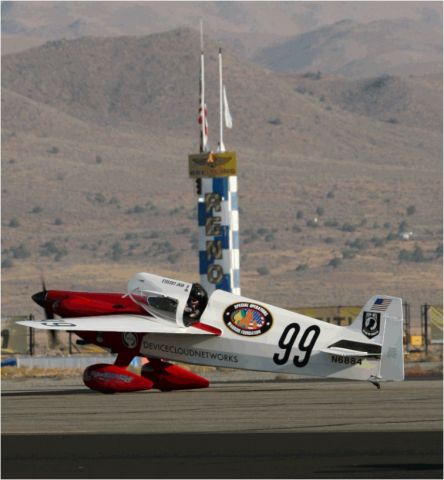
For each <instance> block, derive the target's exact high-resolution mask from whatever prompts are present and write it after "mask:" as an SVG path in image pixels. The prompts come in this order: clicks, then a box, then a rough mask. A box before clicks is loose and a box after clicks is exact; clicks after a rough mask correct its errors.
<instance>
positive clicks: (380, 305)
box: [370, 298, 392, 312]
mask: <svg viewBox="0 0 444 480" xmlns="http://www.w3.org/2000/svg"><path fill="white" fill-rule="evenodd" d="M391 303H392V299H391V298H378V299H376V300H375V303H374V304H373V306H372V308H371V309H370V310H372V311H373V312H385V311H386V310H387V308H388V307H389V306H390V304H391Z"/></svg>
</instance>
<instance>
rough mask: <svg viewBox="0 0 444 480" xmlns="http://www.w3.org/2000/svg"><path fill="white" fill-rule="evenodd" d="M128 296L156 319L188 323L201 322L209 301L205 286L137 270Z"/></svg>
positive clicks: (184, 324) (129, 284) (180, 324)
mask: <svg viewBox="0 0 444 480" xmlns="http://www.w3.org/2000/svg"><path fill="white" fill-rule="evenodd" d="M128 295H129V296H130V298H131V299H132V300H133V301H134V302H135V303H137V304H138V305H140V306H141V307H142V308H143V309H144V310H145V311H147V312H148V313H149V314H150V315H152V316H153V317H155V318H159V319H162V320H166V321H169V322H172V323H175V324H177V325H179V326H189V325H191V324H193V323H195V322H198V321H199V319H200V317H201V316H202V313H203V311H204V310H205V308H206V306H207V303H208V295H207V292H206V291H205V289H204V288H203V287H202V286H201V285H200V284H198V283H187V282H182V281H178V280H173V279H170V278H165V277H160V276H158V275H152V274H150V273H137V274H136V275H134V277H133V278H132V279H131V280H130V281H129V282H128Z"/></svg>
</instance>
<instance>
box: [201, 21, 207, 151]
mask: <svg viewBox="0 0 444 480" xmlns="http://www.w3.org/2000/svg"><path fill="white" fill-rule="evenodd" d="M200 114H201V118H202V124H201V132H200V151H201V152H204V151H205V148H206V145H205V143H206V142H205V127H206V113H205V63H204V43H203V26H202V20H201V21H200Z"/></svg>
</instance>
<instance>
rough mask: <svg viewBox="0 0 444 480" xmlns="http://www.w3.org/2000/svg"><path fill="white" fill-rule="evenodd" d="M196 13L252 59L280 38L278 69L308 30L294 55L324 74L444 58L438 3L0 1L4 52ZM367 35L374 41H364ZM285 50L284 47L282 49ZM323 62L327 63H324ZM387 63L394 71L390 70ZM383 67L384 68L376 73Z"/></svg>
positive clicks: (187, 23) (160, 27) (142, 29)
mask: <svg viewBox="0 0 444 480" xmlns="http://www.w3.org/2000/svg"><path fill="white" fill-rule="evenodd" d="M199 19H202V20H203V23H204V29H205V32H207V33H208V34H210V35H211V37H212V38H213V39H215V40H217V41H218V42H221V43H222V46H224V47H230V48H232V49H233V50H235V51H236V52H237V53H238V55H241V56H243V57H246V58H249V59H252V58H254V57H255V56H256V55H257V54H258V51H259V50H262V49H266V48H268V47H273V46H275V45H281V44H284V45H282V46H280V47H279V48H278V47H276V48H277V50H276V55H277V57H278V58H279V61H278V62H277V68H279V69H280V70H284V71H288V69H287V68H286V66H291V68H292V69H291V71H299V70H294V69H293V67H294V65H295V62H296V63H297V64H298V65H299V64H300V60H297V61H296V60H295V59H294V54H295V53H296V51H295V50H294V51H290V56H292V55H293V59H292V60H289V59H288V51H287V50H288V48H287V45H285V42H290V44H291V43H293V42H295V40H294V37H295V36H298V35H301V34H304V33H306V34H307V35H308V36H303V37H301V38H300V39H299V40H298V41H297V42H296V44H297V43H298V42H301V43H302V44H303V45H304V42H306V41H308V42H313V45H311V44H310V43H309V44H308V51H307V52H305V51H304V50H299V51H298V57H299V58H302V59H305V60H304V61H310V63H309V64H307V66H308V67H310V68H312V69H314V68H316V69H320V70H322V71H323V72H327V71H329V72H330V71H332V70H330V68H332V67H335V66H336V64H339V65H341V66H344V67H345V66H346V64H347V63H348V61H347V59H346V57H347V56H348V55H351V58H352V59H353V62H352V65H351V66H350V68H346V69H345V70H344V74H347V75H353V76H361V77H365V76H376V75H379V74H381V73H392V74H399V73H400V72H401V70H400V68H401V67H403V66H404V67H406V66H407V64H408V63H413V64H416V63H418V64H420V65H422V67H421V68H423V69H425V70H424V73H427V72H428V71H430V68H432V67H431V66H430V65H428V64H427V62H429V60H430V61H432V62H435V61H436V59H437V60H438V62H441V57H442V49H441V53H440V52H439V51H438V52H435V51H434V50H433V49H434V47H433V45H436V44H441V45H442V41H441V37H442V3H440V2H226V1H217V2H216V1H208V2H133V1H131V2H106V3H105V2H73V1H71V2H70V1H68V2H10V1H3V2H2V54H7V53H12V52H17V51H20V50H23V49H26V48H29V47H31V46H36V45H39V44H43V43H45V42H46V41H48V40H62V39H76V38H81V37H84V36H94V37H110V36H124V35H139V36H142V35H148V34H152V33H159V32H163V31H168V30H172V29H176V28H182V27H190V28H193V29H197V28H198V24H199ZM343 20H348V21H351V23H352V25H354V26H355V27H354V28H351V30H350V31H349V32H344V33H342V34H341V35H342V36H343V40H341V38H336V37H335V32H336V34H338V33H339V31H340V30H341V23H339V24H338V23H337V22H341V21H343ZM348 39H350V41H351V42H352V43H351V44H349V43H347V40H348ZM428 39H430V42H429V40H428ZM367 40H368V41H369V42H372V43H373V47H368V45H367V44H366V42H367ZM343 42H346V44H344V43H343ZM330 43H331V48H330V46H329V44H330ZM392 43H394V45H393V46H392V45H391V44H392ZM368 49H369V53H368V54H366V52H367V50H368ZM282 50H284V53H283V54H280V53H279V52H280V51H282ZM318 50H319V51H318ZM336 50H337V51H336ZM285 51H287V53H285ZM395 51H396V52H397V54H394V52H395ZM272 52H273V50H272ZM341 52H342V54H341ZM362 54H366V57H367V59H366V61H365V63H362V62H359V59H360V58H362V57H361V56H360V55H362ZM330 56H332V59H331V61H330V58H329V57H330ZM398 56H399V58H398ZM258 58H259V59H261V58H262V56H261V55H259V56H258ZM262 60H263V61H264V62H265V64H270V65H271V64H272V63H273V59H272V58H267V57H266V56H265V57H264V58H262ZM321 61H322V62H323V61H326V62H327V65H326V67H324V66H323V63H322V62H321ZM344 62H345V65H343V64H344ZM392 62H394V63H393V65H395V66H396V71H395V70H390V66H391V63H392ZM424 63H426V64H425V65H424ZM441 64H442V62H441ZM404 67H403V68H404ZM429 67H430V68H429ZM361 68H362V71H361V70H360V69H361ZM383 68H385V71H381V69H383ZM409 68H410V67H409ZM409 72H410V70H409ZM414 73H418V71H416V72H414Z"/></svg>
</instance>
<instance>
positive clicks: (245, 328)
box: [223, 302, 273, 337]
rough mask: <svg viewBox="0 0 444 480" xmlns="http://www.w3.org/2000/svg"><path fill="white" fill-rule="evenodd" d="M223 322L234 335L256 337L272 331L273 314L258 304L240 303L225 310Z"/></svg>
mask: <svg viewBox="0 0 444 480" xmlns="http://www.w3.org/2000/svg"><path fill="white" fill-rule="evenodd" d="M223 320H224V323H225V325H226V326H227V327H228V328H229V329H230V330H231V331H232V332H234V333H237V334H238V335H243V336H244V337H256V336H257V335H262V334H263V333H265V332H267V331H268V330H270V328H271V326H272V324H273V317H272V316H271V313H270V312H269V311H268V310H267V309H266V308H264V307H262V306H261V305H257V304H256V303H247V302H240V303H235V304H233V305H230V306H229V307H227V308H226V309H225V312H224V315H223Z"/></svg>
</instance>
